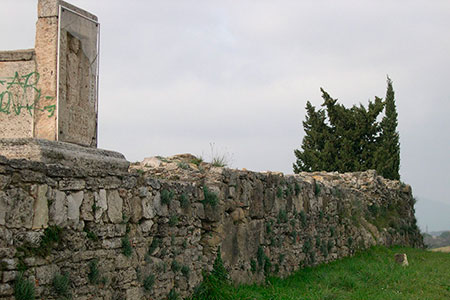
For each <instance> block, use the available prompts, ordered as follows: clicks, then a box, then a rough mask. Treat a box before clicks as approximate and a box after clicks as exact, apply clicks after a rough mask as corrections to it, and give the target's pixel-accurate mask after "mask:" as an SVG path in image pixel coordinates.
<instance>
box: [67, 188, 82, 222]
mask: <svg viewBox="0 0 450 300" xmlns="http://www.w3.org/2000/svg"><path fill="white" fill-rule="evenodd" d="M83 197H84V192H83V191H79V192H76V193H72V194H69V195H68V196H67V219H68V221H69V222H70V223H71V224H74V225H77V224H78V222H79V221H80V206H81V203H82V202H83Z"/></svg>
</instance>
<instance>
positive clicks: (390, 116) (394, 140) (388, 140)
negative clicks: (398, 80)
mask: <svg viewBox="0 0 450 300" xmlns="http://www.w3.org/2000/svg"><path fill="white" fill-rule="evenodd" d="M397 116H398V115H397V109H396V105H395V93H394V89H393V87H392V80H391V79H390V78H389V77H388V78H387V91H386V99H385V116H384V117H383V119H382V121H381V136H380V139H379V140H380V142H379V147H378V149H377V152H376V154H375V160H376V170H377V172H378V174H380V175H382V176H383V177H385V178H388V179H396V180H399V179H400V173H399V170H400V137H399V134H398V131H397V125H398V121H397Z"/></svg>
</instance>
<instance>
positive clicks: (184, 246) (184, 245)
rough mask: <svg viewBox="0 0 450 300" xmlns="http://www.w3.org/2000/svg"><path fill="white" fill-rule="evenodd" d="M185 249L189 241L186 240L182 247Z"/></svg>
mask: <svg viewBox="0 0 450 300" xmlns="http://www.w3.org/2000/svg"><path fill="white" fill-rule="evenodd" d="M181 246H182V247H183V249H186V248H187V246H188V243H187V240H186V239H184V241H183V244H182V245H181Z"/></svg>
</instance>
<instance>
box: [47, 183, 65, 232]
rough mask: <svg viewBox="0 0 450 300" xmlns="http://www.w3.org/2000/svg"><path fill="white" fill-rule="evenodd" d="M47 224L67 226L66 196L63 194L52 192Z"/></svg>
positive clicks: (57, 191) (56, 191)
mask: <svg viewBox="0 0 450 300" xmlns="http://www.w3.org/2000/svg"><path fill="white" fill-rule="evenodd" d="M50 202H51V205H50V211H49V222H50V223H51V224H55V225H58V226H65V225H66V224H67V196H66V194H65V193H64V192H61V191H59V190H54V191H53V192H52V193H51V198H50Z"/></svg>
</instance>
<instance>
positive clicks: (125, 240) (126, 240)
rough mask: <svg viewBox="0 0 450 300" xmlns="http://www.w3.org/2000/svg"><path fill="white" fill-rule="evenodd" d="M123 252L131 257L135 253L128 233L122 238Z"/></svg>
mask: <svg viewBox="0 0 450 300" xmlns="http://www.w3.org/2000/svg"><path fill="white" fill-rule="evenodd" d="M122 254H123V255H125V256H126V257H131V255H132V254H133V248H132V247H131V242H130V239H129V237H128V235H125V236H124V237H123V238H122Z"/></svg>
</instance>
